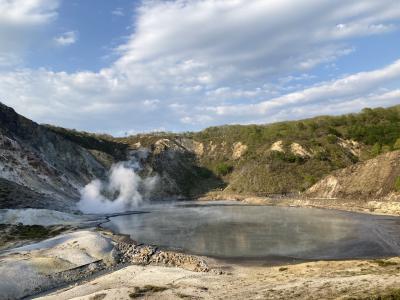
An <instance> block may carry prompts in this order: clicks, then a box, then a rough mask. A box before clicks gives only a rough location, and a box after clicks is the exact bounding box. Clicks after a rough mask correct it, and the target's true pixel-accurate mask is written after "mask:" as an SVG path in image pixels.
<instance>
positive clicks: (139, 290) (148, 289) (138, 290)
mask: <svg viewBox="0 0 400 300" xmlns="http://www.w3.org/2000/svg"><path fill="white" fill-rule="evenodd" d="M165 290H168V288H167V287H164V286H155V285H145V286H144V287H135V290H134V291H133V292H132V293H130V294H129V297H130V298H131V299H135V298H139V297H144V296H145V295H146V294H147V293H160V292H163V291H165Z"/></svg>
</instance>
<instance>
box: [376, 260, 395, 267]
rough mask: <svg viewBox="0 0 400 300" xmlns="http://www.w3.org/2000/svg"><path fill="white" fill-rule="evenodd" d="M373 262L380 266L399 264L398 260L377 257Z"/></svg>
mask: <svg viewBox="0 0 400 300" xmlns="http://www.w3.org/2000/svg"><path fill="white" fill-rule="evenodd" d="M372 262H374V263H376V264H378V266H380V267H390V266H397V262H394V261H390V260H384V259H375V260H373V261H372Z"/></svg>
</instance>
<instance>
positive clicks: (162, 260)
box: [117, 238, 210, 272]
mask: <svg viewBox="0 0 400 300" xmlns="http://www.w3.org/2000/svg"><path fill="white" fill-rule="evenodd" d="M117 249H118V250H119V252H120V253H121V262H122V263H134V264H142V265H148V264H157V265H165V266H171V267H180V268H183V269H186V270H190V271H194V272H208V271H209V270H210V269H209V267H208V265H207V263H206V261H205V260H204V259H202V258H200V257H198V256H194V255H188V254H183V253H179V252H174V251H163V250H160V249H158V248H157V247H154V246H149V245H138V244H136V243H135V242H134V241H132V240H131V239H129V238H126V239H125V240H123V241H119V242H118V243H117Z"/></svg>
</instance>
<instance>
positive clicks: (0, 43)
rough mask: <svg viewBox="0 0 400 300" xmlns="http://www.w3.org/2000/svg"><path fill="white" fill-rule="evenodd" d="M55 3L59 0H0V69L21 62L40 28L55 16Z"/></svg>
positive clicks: (56, 6)
mask: <svg viewBox="0 0 400 300" xmlns="http://www.w3.org/2000/svg"><path fill="white" fill-rule="evenodd" d="M58 5H59V0H0V68H1V67H4V66H12V65H15V64H17V63H19V62H21V61H22V60H21V56H22V55H23V52H24V50H25V49H26V48H28V47H29V45H31V44H32V43H33V41H35V39H37V38H38V36H39V34H40V29H43V28H44V26H45V25H46V24H48V23H49V22H52V21H53V20H55V19H56V18H57V8H58ZM10 58H11V60H10Z"/></svg>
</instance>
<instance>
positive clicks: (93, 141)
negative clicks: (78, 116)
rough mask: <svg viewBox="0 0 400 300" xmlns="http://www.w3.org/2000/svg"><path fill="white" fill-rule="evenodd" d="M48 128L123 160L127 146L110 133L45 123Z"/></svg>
mask: <svg viewBox="0 0 400 300" xmlns="http://www.w3.org/2000/svg"><path fill="white" fill-rule="evenodd" d="M45 126H46V127H47V128H48V129H50V130H51V131H53V132H56V133H58V134H60V135H62V136H63V137H64V138H66V139H67V140H70V141H72V142H74V143H77V144H78V145H80V146H82V147H84V148H86V149H90V150H98V151H102V152H104V153H107V154H109V155H111V156H113V157H114V158H115V159H116V160H124V159H125V153H126V150H127V148H128V146H127V145H126V144H124V143H121V142H118V141H115V140H114V138H113V137H112V136H111V135H107V134H95V133H89V132H85V131H77V130H75V129H65V128H62V127H56V126H51V125H45Z"/></svg>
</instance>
